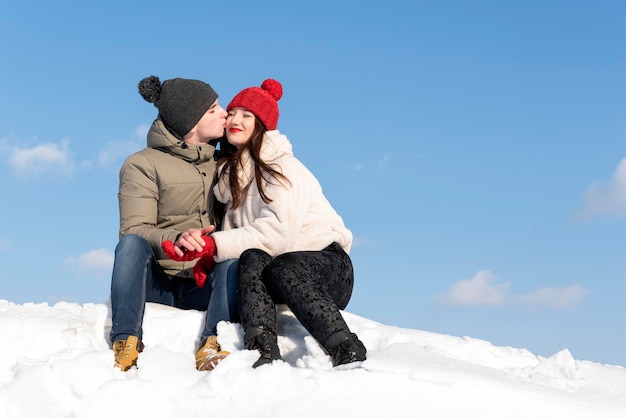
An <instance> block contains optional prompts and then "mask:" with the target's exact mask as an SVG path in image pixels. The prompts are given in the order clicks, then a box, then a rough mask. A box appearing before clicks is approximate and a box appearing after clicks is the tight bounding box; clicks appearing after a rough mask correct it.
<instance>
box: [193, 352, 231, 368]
mask: <svg viewBox="0 0 626 418" xmlns="http://www.w3.org/2000/svg"><path fill="white" fill-rule="evenodd" d="M226 356H228V354H215V355H213V356H211V357H210V358H208V359H207V361H205V362H204V363H202V364H201V365H200V367H198V371H201V372H205V371H211V370H213V369H214V368H215V367H216V366H217V364H218V363H219V362H220V361H222V360H224V359H225V358H226Z"/></svg>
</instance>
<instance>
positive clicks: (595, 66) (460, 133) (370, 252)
mask: <svg viewBox="0 0 626 418" xmlns="http://www.w3.org/2000/svg"><path fill="white" fill-rule="evenodd" d="M211 3H212V2H161V1H151V2H121V1H109V2H106V3H102V4H101V5H87V4H85V3H84V2H78V1H76V2H71V1H57V2H53V3H49V2H43V1H41V2H31V1H24V2H20V3H19V4H18V2H11V4H7V5H4V6H3V12H2V14H1V15H0V39H1V41H0V59H1V62H2V77H1V78H0V186H1V187H2V191H3V195H4V196H5V197H4V199H3V202H4V203H3V204H2V205H0V219H2V221H1V224H0V225H1V227H0V260H1V264H2V273H1V274H0V299H7V300H10V301H12V302H15V303H27V302H48V303H51V304H52V303H56V302H57V301H70V302H79V303H102V302H105V301H106V300H107V299H108V296H109V295H108V294H109V283H110V272H111V265H112V259H113V256H112V254H113V250H114V248H115V245H116V243H117V239H118V235H117V234H118V221H119V218H118V209H117V186H118V177H117V176H118V170H119V167H120V165H121V163H122V162H123V160H124V158H125V157H126V156H127V155H128V154H130V153H131V152H134V151H136V150H139V149H141V148H142V147H143V146H144V144H145V132H146V130H147V127H148V126H149V125H150V124H151V123H152V121H153V120H154V118H155V116H156V109H155V108H154V107H153V106H152V105H151V104H149V103H147V102H145V101H144V100H143V99H142V98H141V97H140V96H139V94H138V93H137V87H136V86H137V83H138V81H139V80H140V79H141V78H143V77H146V76H148V75H152V74H154V75H157V76H159V77H160V78H161V79H162V80H164V79H167V78H173V77H185V78H197V79H201V80H205V81H207V82H209V83H210V84H211V85H212V86H213V87H214V88H215V89H216V90H217V91H218V93H219V95H220V99H219V100H220V103H221V104H222V105H226V104H227V103H228V101H229V100H230V99H231V98H232V97H233V96H234V95H235V94H236V93H237V92H238V91H239V90H241V89H242V88H244V87H248V86H251V85H259V84H260V83H261V82H262V81H263V80H264V79H265V78H269V77H271V78H276V79H278V80H279V81H281V82H282V84H283V88H284V95H283V98H282V99H281V101H280V108H281V118H280V120H279V126H278V128H279V129H280V130H281V132H283V133H285V134H286V135H287V136H288V137H289V138H290V140H291V141H292V143H293V145H294V148H295V153H296V155H297V156H298V157H299V158H300V159H301V160H302V161H303V162H304V163H305V164H306V165H307V166H308V167H309V168H310V169H311V170H312V171H313V173H314V174H316V176H317V177H318V178H319V180H320V182H321V183H322V186H323V188H324V190H325V193H326V194H327V196H328V198H329V200H330V201H331V202H332V203H333V205H334V206H335V208H336V209H337V211H338V212H339V213H340V214H341V215H342V217H343V218H344V221H345V222H346V224H347V225H348V227H350V229H352V231H353V233H354V235H355V244H354V247H353V250H352V252H351V255H352V257H353V261H354V264H355V271H356V285H355V289H354V293H353V297H352V300H351V302H350V304H349V305H348V308H347V310H349V311H350V312H353V313H355V314H357V315H361V316H364V317H367V318H369V319H372V320H375V321H378V322H381V323H385V324H387V325H397V326H400V327H408V328H414V329H421V330H427V331H433V332H437V333H442V334H450V335H455V336H468V337H471V338H477V339H484V340H487V341H489V342H491V343H493V344H495V345H503V346H512V347H517V348H527V349H529V350H530V351H532V352H533V353H535V354H538V355H542V356H551V355H552V354H554V353H555V352H557V351H559V350H560V349H563V348H568V349H569V350H570V351H571V352H572V354H573V355H574V357H576V358H578V359H585V360H593V361H597V362H602V363H611V364H620V365H624V366H626V350H624V347H625V346H626V332H624V329H625V328H624V323H625V322H626V308H624V303H623V299H624V295H626V257H625V256H624V253H625V251H626V239H625V238H624V237H625V236H626V81H625V78H624V74H626V25H625V24H624V16H626V4H624V3H623V2H621V1H526V2H500V1H474V2H462V1H419V0H416V1H412V2H409V1H395V0H389V1H385V2H370V1H333V2H331V1H325V0H322V1H316V2H311V3H308V4H300V3H299V2H288V1H265V2H256V1H255V2H246V1H241V2H237V3H232V2H231V3H229V2H220V3H216V4H211Z"/></svg>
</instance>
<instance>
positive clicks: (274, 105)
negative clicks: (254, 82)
mask: <svg viewBox="0 0 626 418" xmlns="http://www.w3.org/2000/svg"><path fill="white" fill-rule="evenodd" d="M281 97H283V86H282V85H281V84H280V83H279V82H278V81H276V80H274V79H271V78H268V79H267V80H265V81H264V82H263V84H261V87H248V88H247V89H243V90H241V91H240V92H239V93H238V94H237V95H236V96H235V97H234V98H233V100H231V101H230V103H229V104H228V106H226V111H230V109H232V108H234V107H243V108H244V109H246V110H248V111H250V112H252V113H254V114H255V116H256V117H257V118H259V119H260V120H261V122H263V125H265V127H266V128H267V130H268V131H271V130H273V129H276V125H278V114H279V113H278V101H279V100H280V98H281Z"/></svg>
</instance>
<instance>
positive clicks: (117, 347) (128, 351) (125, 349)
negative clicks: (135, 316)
mask: <svg viewBox="0 0 626 418" xmlns="http://www.w3.org/2000/svg"><path fill="white" fill-rule="evenodd" d="M142 351H143V343H142V342H141V341H140V340H139V338H138V337H135V336H134V335H131V336H130V337H128V338H127V339H125V340H118V341H115V342H114V343H113V354H114V355H115V367H117V368H119V369H120V370H122V371H123V372H125V371H127V370H129V369H130V368H131V367H133V366H135V367H136V366H137V358H138V357H139V353H141V352H142Z"/></svg>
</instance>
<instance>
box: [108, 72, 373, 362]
mask: <svg viewBox="0 0 626 418" xmlns="http://www.w3.org/2000/svg"><path fill="white" fill-rule="evenodd" d="M139 93H140V94H141V95H142V97H143V98H144V99H145V100H146V101H148V102H151V103H154V105H155V106H156V107H157V109H158V111H159V113H158V116H157V118H156V120H155V121H154V123H153V124H152V127H151V128H150V130H149V132H148V136H147V147H146V148H145V149H143V150H141V151H139V152H137V153H135V154H133V155H131V156H129V157H128V158H127V159H126V161H125V162H124V164H123V165H122V168H121V170H120V185H119V207H120V241H119V243H118V245H117V247H116V249H115V262H114V266H113V275H112V280H111V308H112V326H111V332H110V339H111V342H112V345H113V351H114V354H115V366H116V367H118V368H120V369H121V370H123V371H126V370H128V369H130V368H131V367H133V366H136V365H137V359H138V356H139V353H140V352H141V351H142V350H143V343H142V341H141V340H142V322H143V316H144V310H145V304H146V302H156V303H161V304H165V305H169V306H174V307H177V308H182V309H197V310H202V311H206V319H205V322H204V327H203V331H202V333H201V336H200V344H199V349H198V350H197V352H196V368H197V369H198V370H212V369H213V368H214V367H215V366H216V365H217V363H218V362H219V361H221V360H222V359H223V358H224V357H225V356H226V355H228V352H226V351H222V350H221V349H220V346H219V343H218V341H217V323H218V322H219V321H231V322H240V323H241V325H242V326H243V330H244V344H245V348H246V349H250V350H258V351H259V353H260V357H259V359H258V360H257V361H256V362H255V363H254V364H253V367H258V366H261V365H263V364H267V363H271V362H273V361H277V360H282V358H281V354H280V350H279V347H278V343H277V336H276V304H285V305H287V306H288V307H289V309H291V311H292V312H293V313H294V315H295V316H296V318H298V320H299V321H300V322H301V323H302V325H303V326H304V327H305V328H306V329H307V330H308V332H309V333H310V334H311V335H312V336H313V337H314V338H315V339H316V340H317V341H318V342H319V343H320V344H321V345H322V346H323V347H324V349H325V350H326V351H327V353H328V354H329V355H330V356H331V359H332V362H333V364H334V365H340V364H347V363H353V362H359V361H363V360H365V358H366V348H365V346H364V345H363V343H362V342H361V341H360V340H359V339H358V337H357V336H356V334H354V333H352V332H351V331H350V329H349V328H348V325H347V324H346V322H345V321H344V319H343V317H342V315H341V312H340V310H341V309H344V308H345V307H346V305H347V304H348V301H349V300H350V296H351V293H352V287H353V284H354V272H353V268H352V262H351V260H350V257H349V255H348V251H349V250H350V246H351V244H352V233H351V232H350V230H348V229H347V228H346V227H345V225H344V223H343V220H342V219H341V217H340V216H339V215H338V214H337V212H336V211H335V210H334V209H333V207H332V206H331V205H330V203H329V202H328V200H327V199H326V197H325V196H324V194H323V193H322V188H321V186H320V184H319V182H318V181H317V179H316V178H315V177H314V176H313V174H312V173H311V172H310V171H309V170H308V169H307V168H306V167H305V166H304V165H303V164H302V163H301V162H300V161H299V160H298V159H296V158H295V156H294V155H293V152H292V147H291V143H290V142H289V140H288V139H287V137H286V136H285V135H282V134H281V133H280V132H279V131H278V130H276V126H277V124H278V116H279V111H278V103H277V102H278V100H280V98H281V97H282V86H281V84H280V83H279V82H278V81H276V80H273V79H267V80H265V81H264V82H263V84H262V85H261V87H249V88H246V89H244V90H242V91H241V92H239V93H238V94H237V95H236V96H235V97H234V98H233V99H232V101H231V102H230V103H229V104H228V106H227V107H226V110H224V109H223V108H222V107H221V106H220V105H219V103H218V95H217V93H216V92H215V91H214V90H213V88H211V86H210V85H209V84H207V83H204V82H202V81H199V80H190V79H182V78H175V79H171V80H166V81H164V82H163V83H161V82H160V80H159V78H158V77H155V76H151V77H147V78H144V79H143V80H141V81H140V83H139ZM218 144H219V149H217V146H218Z"/></svg>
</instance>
